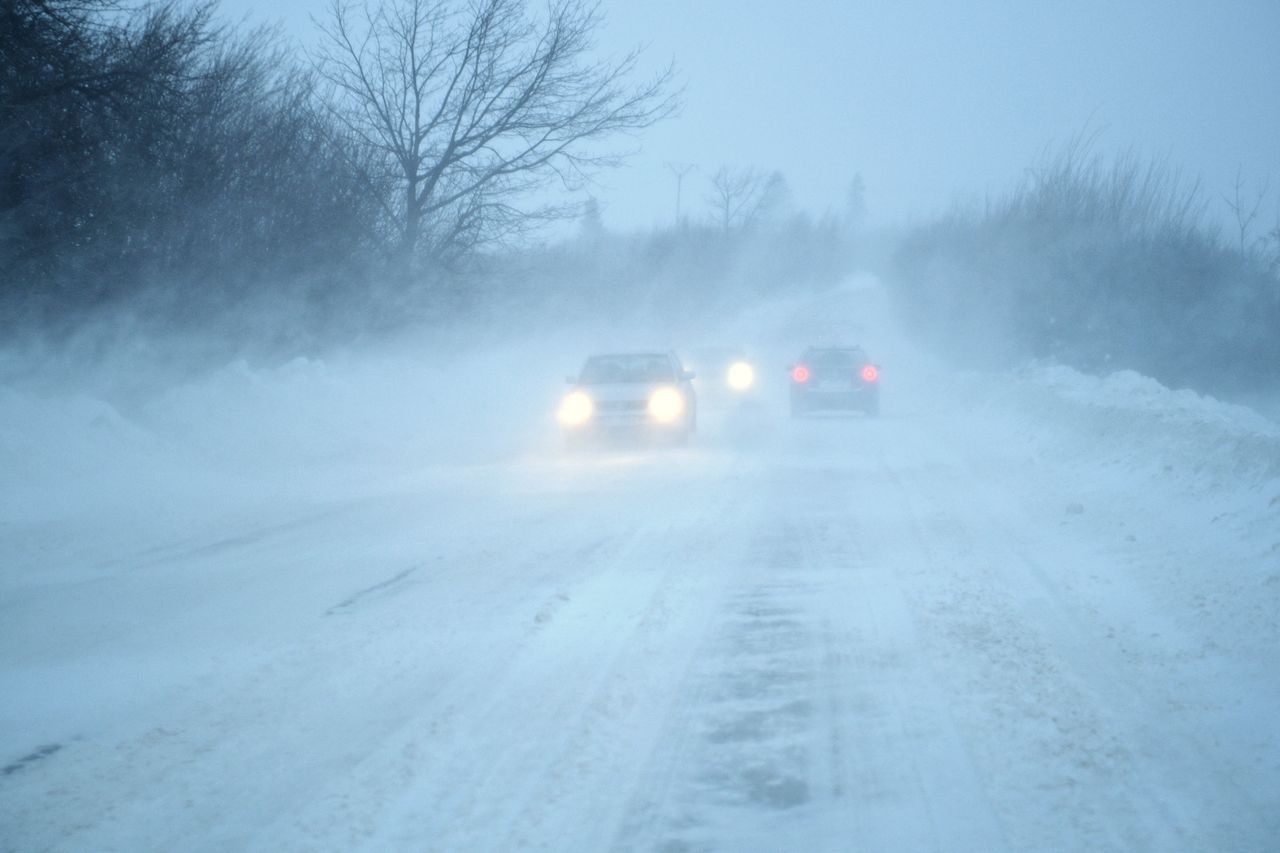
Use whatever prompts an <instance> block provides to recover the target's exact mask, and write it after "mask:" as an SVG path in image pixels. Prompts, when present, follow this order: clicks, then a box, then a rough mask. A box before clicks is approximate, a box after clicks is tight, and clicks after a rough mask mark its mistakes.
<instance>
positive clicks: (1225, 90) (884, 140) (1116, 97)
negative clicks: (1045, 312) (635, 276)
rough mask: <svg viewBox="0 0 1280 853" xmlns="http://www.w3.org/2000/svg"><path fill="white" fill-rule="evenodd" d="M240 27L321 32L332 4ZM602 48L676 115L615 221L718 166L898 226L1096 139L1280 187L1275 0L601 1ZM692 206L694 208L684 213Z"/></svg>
mask: <svg viewBox="0 0 1280 853" xmlns="http://www.w3.org/2000/svg"><path fill="white" fill-rule="evenodd" d="M223 8H225V9H226V10H227V13H228V15H229V16H232V17H236V16H241V15H242V16H243V17H244V19H245V20H246V21H248V22H279V23H281V24H282V25H283V26H284V28H285V31H286V32H287V33H288V34H289V36H290V37H292V38H294V39H296V40H297V41H298V42H300V43H303V44H307V43H310V42H311V41H312V40H313V39H314V37H315V31H314V27H313V26H312V24H311V21H310V16H316V17H323V15H324V13H325V9H326V6H325V4H324V3H322V2H318V0H315V2H300V0H282V2H278V3H272V4H271V5H270V7H269V8H264V7H263V6H262V5H261V4H257V3H252V2H248V0H226V2H224V4H223ZM601 9H602V11H603V12H604V14H605V17H606V27H605V28H604V30H603V32H602V33H601V39H600V47H601V50H602V52H604V53H620V52H622V51H625V50H628V49H630V48H633V47H635V46H637V45H644V46H646V48H647V55H648V58H649V59H650V60H651V61H652V62H654V63H660V62H664V61H667V60H668V59H670V60H672V61H674V62H675V63H676V66H677V68H678V70H679V72H680V75H681V78H682V80H683V81H684V82H685V83H686V84H687V87H688V88H687V98H686V103H685V107H684V109H683V111H682V113H681V115H680V116H679V117H678V118H676V119H674V120H673V121H671V122H668V123H666V124H664V125H662V126H659V127H657V128H654V129H653V130H652V131H651V132H650V133H647V134H646V135H645V136H644V138H643V139H640V140H636V141H635V144H634V148H635V149H636V150H637V155H636V156H635V157H634V158H632V160H631V161H630V162H629V164H628V167H627V168H625V169H622V170H620V171H617V172H613V173H610V174H608V175H605V176H602V177H601V178H600V183H601V185H600V186H599V187H598V188H596V189H594V190H592V193H593V194H595V195H597V196H598V197H599V198H600V200H601V202H602V203H603V206H604V211H605V219H606V222H607V223H608V224H609V225H611V226H613V227H617V228H624V229H629V228H636V227H648V226H652V225H662V224H667V223H669V222H670V221H672V220H673V219H674V215H675V211H674V208H675V180H674V178H673V176H672V174H671V172H670V171H669V170H668V168H667V166H666V164H667V163H689V164H696V165H697V167H698V168H699V170H700V172H698V173H695V174H694V176H693V178H691V179H690V180H691V187H692V192H691V193H690V194H689V195H688V196H686V201H687V202H691V203H692V204H693V206H694V208H693V209H694V210H697V208H698V206H699V205H700V203H701V202H700V200H701V196H702V191H701V190H700V189H699V187H698V183H697V182H698V177H699V175H700V176H701V178H702V179H704V180H705V178H706V177H707V176H709V175H710V174H711V173H713V172H714V171H715V169H716V168H717V167H718V166H719V165H721V164H725V163H728V164H732V165H736V166H757V167H760V168H763V169H769V170H773V169H778V170H781V171H782V172H783V173H784V174H785V175H786V177H787V179H788V181H789V182H790V184H791V187H792V190H793V192H794V193H795V198H796V201H797V203H798V205H799V206H800V207H802V208H803V209H806V210H811V211H815V212H821V211H823V210H832V211H839V210H840V209H841V208H842V207H843V206H844V204H845V201H846V191H847V189H848V185H849V182H850V180H852V178H853V176H854V175H855V174H861V175H862V177H863V179H864V181H865V182H866V185H867V187H868V193H867V198H868V214H869V216H870V218H871V221H873V222H876V223H881V224H885V223H896V222H900V221H902V220H904V219H909V218H911V217H913V216H914V217H923V216H927V215H930V214H934V213H937V212H939V211H941V210H942V209H945V208H946V207H947V206H949V205H950V204H952V203H953V202H954V201H955V199H956V198H957V197H963V198H975V197H982V196H983V195H986V194H999V193H1001V192H1003V191H1004V190H1005V189H1007V187H1008V186H1010V185H1011V184H1012V183H1013V182H1015V181H1016V180H1017V179H1018V178H1019V177H1020V175H1021V173H1022V171H1023V170H1024V169H1025V168H1026V166H1027V165H1028V164H1030V163H1031V162H1032V161H1033V160H1035V158H1036V157H1037V156H1038V155H1039V154H1041V153H1042V152H1043V151H1044V150H1045V149H1046V148H1048V147H1051V146H1054V145H1058V144H1062V143H1063V142H1065V141H1067V140H1068V139H1070V138H1072V137H1073V136H1076V135H1079V134H1081V133H1088V132H1094V131H1100V132H1101V140H1100V141H1101V144H1102V145H1103V146H1104V147H1105V148H1107V149H1109V150H1122V149H1126V148H1130V147H1136V148H1138V149H1140V150H1142V151H1144V152H1147V153H1150V154H1153V155H1158V156H1167V157H1168V159H1169V161H1170V162H1171V163H1173V164H1174V165H1176V166H1177V167H1179V168H1181V169H1182V170H1184V171H1185V172H1186V173H1187V174H1188V175H1190V176H1191V177H1193V178H1195V177H1199V178H1201V179H1202V180H1203V182H1204V185H1205V188H1206V190H1207V195H1208V197H1209V200H1210V201H1211V202H1212V204H1213V205H1214V209H1215V215H1218V216H1225V215H1226V211H1225V209H1224V206H1223V205H1222V202H1221V199H1220V198H1219V196H1220V195H1221V194H1224V193H1229V192H1230V191H1231V189H1232V187H1233V186H1234V183H1235V180H1236V177H1237V173H1239V174H1240V175H1242V176H1243V177H1244V179H1245V180H1246V181H1247V182H1248V183H1249V184H1250V185H1259V184H1261V183H1262V182H1263V181H1265V180H1268V179H1272V180H1273V181H1280V176H1277V174H1276V173H1277V164H1276V159H1275V140H1276V139H1280V98H1277V97H1275V92H1276V91H1277V89H1280V5H1277V4H1275V3H1272V2H1267V0H1253V2H1239V1H1238V0H1237V2H1227V3H1206V2H1193V1H1189V0H1175V2H1158V0H1126V2H1121V3H1111V2H1104V0H1084V2H1075V3H1052V2H1031V3H1023V2H1015V0H995V1H994V2H993V0H972V2H963V3H952V2H946V0H908V2H877V3H850V2H838V1H837V2H826V0H797V2H791V3H779V2H767V0H744V2H734V0H704V2H697V3H685V2H680V0H652V2H643V3H641V2H628V1H627V0H606V2H604V3H602V4H601ZM686 212H688V211H687V210H686Z"/></svg>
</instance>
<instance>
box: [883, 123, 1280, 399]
mask: <svg viewBox="0 0 1280 853" xmlns="http://www.w3.org/2000/svg"><path fill="white" fill-rule="evenodd" d="M1205 208H1206V205H1205V203H1204V200H1203V196H1202V194H1201V192H1200V190H1199V188H1198V187H1197V186H1196V185H1195V184H1188V183H1186V182H1185V181H1183V180H1182V179H1181V178H1180V176H1179V175H1178V174H1177V173H1176V172H1175V171H1174V170H1172V169H1171V168H1169V167H1168V166H1167V165H1166V164H1164V163H1161V162H1158V161H1148V160H1145V159H1143V158H1141V157H1139V156H1137V155H1134V154H1128V155H1123V156H1118V157H1112V158H1106V157H1103V156H1100V155H1096V154H1092V153H1090V152H1089V150H1088V146H1087V145H1086V144H1083V143H1075V144H1072V145H1069V146H1067V147H1066V148H1065V149H1064V150H1062V151H1061V152H1060V153H1058V154H1056V155H1054V156H1051V157H1048V158H1046V160H1045V161H1044V162H1042V163H1041V164H1039V165H1038V166H1037V167H1035V168H1033V169H1031V170H1029V171H1028V175H1027V177H1026V178H1025V179H1024V181H1023V182H1022V183H1021V184H1020V185H1019V186H1018V187H1017V188H1016V189H1015V190H1013V191H1012V192H1010V193H1009V194H1007V195H1006V196H1004V197H1002V198H999V199H996V200H994V201H990V202H988V203H987V204H986V205H985V206H983V207H980V208H978V207H968V208H957V209H955V210H954V211H953V212H951V213H950V214H949V215H946V216H944V217H942V218H941V219H939V220H937V221H935V222H932V223H930V224H927V225H924V226H921V227H918V228H915V229H914V230H913V231H911V232H910V233H909V234H908V235H907V236H906V237H905V238H904V240H903V241H902V243H901V245H900V247H899V249H898V250H897V252H896V254H895V256H894V259H893V263H892V272H891V279H892V284H893V288H894V294H895V297H896V299H897V301H898V304H899V306H900V307H901V309H902V311H901V313H902V315H903V317H904V318H905V319H906V320H907V322H909V323H911V324H913V325H914V326H915V327H916V328H917V329H918V330H919V331H921V332H922V333H923V334H924V335H925V337H926V338H927V339H929V340H931V341H932V342H933V343H934V344H935V345H936V346H937V347H938V348H939V349H941V350H943V351H944V352H945V353H946V354H947V355H948V357H949V358H952V359H953V360H955V361H958V362H962V363H968V364H975V365H984V366H993V365H994V366H1000V365H1009V364H1013V363H1017V362H1019V361H1025V360H1028V359H1046V360H1054V361H1058V362H1060V363H1064V364H1068V365H1072V366H1075V367H1078V368H1081V369H1084V370H1088V371H1107V370H1115V369H1121V368H1130V369H1134V370H1137V371H1140V372H1142V373H1144V374H1147V375H1150V376H1153V377H1155V378H1157V379H1159V380H1161V381H1162V382H1164V383H1166V384H1169V385H1172V386H1174V387H1195V388H1199V389H1201V390H1206V391H1213V390H1223V389H1231V390H1246V389H1255V388H1261V387H1267V386H1272V387H1274V386H1275V384H1276V383H1277V380H1278V379H1280V376H1278V374H1277V372H1276V366H1277V365H1280V276H1278V274H1277V270H1278V269H1280V265H1278V264H1277V263H1276V261H1277V258H1278V257H1280V256H1278V255H1277V254H1276V249H1277V248H1280V243H1278V244H1277V245H1276V246H1275V247H1272V246H1271V245H1270V244H1269V243H1268V242H1267V241H1266V240H1263V241H1259V242H1255V243H1253V244H1252V246H1249V245H1246V243H1245V241H1244V240H1243V239H1242V240H1241V241H1240V244H1239V245H1235V246H1233V245H1231V244H1230V243H1228V242H1227V241H1225V240H1224V239H1222V237H1221V235H1220V233H1219V231H1218V230H1217V229H1216V228H1214V227H1211V226H1210V225H1208V224H1207V223H1206V216H1205ZM1275 239H1276V240H1280V234H1278V235H1276V238H1275Z"/></svg>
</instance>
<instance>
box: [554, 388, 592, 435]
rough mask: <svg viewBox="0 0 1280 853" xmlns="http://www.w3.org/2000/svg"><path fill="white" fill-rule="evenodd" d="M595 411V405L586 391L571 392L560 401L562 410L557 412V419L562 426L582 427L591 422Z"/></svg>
mask: <svg viewBox="0 0 1280 853" xmlns="http://www.w3.org/2000/svg"><path fill="white" fill-rule="evenodd" d="M595 409H596V407H595V404H594V403H592V402H591V398H590V397H589V396H587V393H586V392H585V391H570V392H569V393H568V394H566V395H565V397H564V399H563V400H561V401H560V410H559V411H558V412H556V418H557V419H558V420H559V421H560V423H561V425H562V426H567V427H575V426H582V425H583V424H585V423H586V422H587V421H589V420H591V415H592V414H594V413H595Z"/></svg>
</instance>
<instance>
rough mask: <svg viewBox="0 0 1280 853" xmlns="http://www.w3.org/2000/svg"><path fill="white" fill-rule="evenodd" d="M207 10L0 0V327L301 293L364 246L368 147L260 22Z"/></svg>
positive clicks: (179, 310)
mask: <svg viewBox="0 0 1280 853" xmlns="http://www.w3.org/2000/svg"><path fill="white" fill-rule="evenodd" d="M213 12H214V8H213V6H212V5H210V4H204V5H199V6H195V7H180V6H178V5H176V4H172V3H169V4H160V5H151V6H146V7H142V8H140V9H137V10H135V11H121V10H120V9H119V7H118V4H116V3H115V2H113V0H0V57H2V58H3V66H4V67H3V73H2V74H0V146H2V148H0V280H2V281H3V284H2V285H0V288H2V289H0V309H3V311H4V312H5V323H4V325H5V327H6V328H9V329H12V328H15V327H19V326H23V325H27V326H36V327H41V328H45V329H50V330H56V329H58V328H62V327H68V326H72V325H74V324H75V323H77V322H79V321H80V320H81V319H82V318H83V317H84V316H85V315H86V314H89V313H92V312H95V311H99V310H101V309H103V308H104V307H109V306H113V305H119V304H121V303H123V302H125V301H127V300H130V299H135V298H143V297H145V299H146V300H147V301H148V310H149V311H151V312H154V313H156V314H159V315H163V316H167V317H171V318H172V317H178V318H181V317H184V316H186V317H191V316H198V315H201V314H204V313H207V312H211V311H217V310H219V309H220V308H222V307H225V306H226V305H228V304H231V303H234V302H236V301H237V300H241V299H244V298H246V297H248V296H250V295H252V294H255V293H258V292H260V291H261V289H262V288H264V287H267V286H270V287H271V288H273V289H293V290H298V291H305V294H297V293H295V294H294V295H295V296H301V297H302V298H317V297H320V296H322V295H323V294H324V293H325V292H326V290H327V289H329V288H332V287H334V286H336V285H337V284H339V283H340V282H341V281H342V280H343V279H344V278H345V277H348V276H350V275H351V274H352V273H353V271H355V270H357V269H360V268H361V267H362V266H363V265H364V264H365V263H366V262H367V261H368V260H369V259H370V258H371V257H372V255H373V254H374V253H375V251H376V248H377V244H378V241H379V227H380V222H379V217H380V211H379V210H378V206H377V201H376V198H375V196H373V195H371V194H370V193H369V192H368V184H369V181H370V179H371V175H372V174H373V172H371V170H369V169H368V168H367V166H368V155H367V153H365V151H364V150H363V149H362V148H361V147H360V146H359V145H356V144H355V143H354V142H353V141H352V140H351V139H350V137H349V135H347V134H346V133H344V132H343V131H342V130H341V129H340V128H339V127H338V126H336V125H335V123H334V122H333V121H332V120H331V119H330V118H329V116H328V113H327V111H326V110H325V108H324V106H323V104H322V103H321V102H320V101H319V99H318V98H317V94H316V86H315V81H314V79H313V77H312V75H310V74H309V73H307V72H306V71H303V70H301V69H300V68H299V66H298V64H297V63H296V62H295V61H293V59H292V58H291V57H289V56H288V55H287V54H285V53H284V52H283V51H282V50H281V49H279V48H277V47H276V46H275V45H274V42H275V37H274V36H273V34H272V33H271V32H270V31H265V30H258V31H254V32H251V33H248V34H239V33H236V32H233V31H230V30H228V29H226V28H225V27H223V26H222V25H220V24H219V23H218V22H217V21H216V19H215V17H214V14H213Z"/></svg>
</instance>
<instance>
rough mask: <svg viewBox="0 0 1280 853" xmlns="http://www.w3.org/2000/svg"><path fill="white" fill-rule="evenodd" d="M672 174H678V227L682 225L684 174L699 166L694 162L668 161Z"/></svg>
mask: <svg viewBox="0 0 1280 853" xmlns="http://www.w3.org/2000/svg"><path fill="white" fill-rule="evenodd" d="M667 168H668V169H670V170H671V174H673V175H675V176H676V227H677V228H679V227H680V192H681V190H682V189H683V188H684V176H685V175H687V174H689V173H690V172H692V171H693V170H694V169H696V168H698V167H697V166H696V165H694V164H693V163H672V162H668V163H667Z"/></svg>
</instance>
